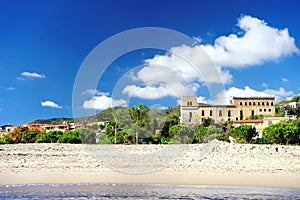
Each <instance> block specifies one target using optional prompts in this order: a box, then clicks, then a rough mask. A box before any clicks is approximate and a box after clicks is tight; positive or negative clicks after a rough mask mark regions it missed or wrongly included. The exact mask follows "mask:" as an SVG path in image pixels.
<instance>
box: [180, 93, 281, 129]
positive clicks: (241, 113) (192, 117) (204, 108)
mask: <svg viewBox="0 0 300 200" xmlns="http://www.w3.org/2000/svg"><path fill="white" fill-rule="evenodd" d="M180 111H181V114H180V120H181V123H182V124H186V125H193V124H194V125H198V124H201V123H202V122H203V121H204V119H207V118H211V119H212V120H214V122H215V123H222V122H225V121H236V120H244V119H246V118H248V117H250V116H254V115H263V116H274V115H275V98H274V97H232V99H231V100H230V104H229V105H207V104H198V103H197V98H196V97H194V96H189V97H182V98H181V106H180Z"/></svg>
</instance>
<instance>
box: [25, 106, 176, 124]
mask: <svg viewBox="0 0 300 200" xmlns="http://www.w3.org/2000/svg"><path fill="white" fill-rule="evenodd" d="M111 109H124V110H126V111H127V110H128V108H126V107H117V108H108V109H106V110H103V111H101V112H99V113H97V114H95V115H91V116H86V117H80V118H76V119H73V118H51V119H37V120H34V121H31V122H28V124H62V123H63V122H64V121H65V122H69V123H73V122H76V123H80V124H86V123H91V122H99V121H111V120H113V116H112V112H111ZM170 113H174V114H177V115H178V116H179V115H180V106H176V107H169V108H167V109H162V110H155V109H152V110H150V113H149V114H150V115H151V116H152V117H154V116H155V118H161V117H164V116H165V115H166V114H170Z"/></svg>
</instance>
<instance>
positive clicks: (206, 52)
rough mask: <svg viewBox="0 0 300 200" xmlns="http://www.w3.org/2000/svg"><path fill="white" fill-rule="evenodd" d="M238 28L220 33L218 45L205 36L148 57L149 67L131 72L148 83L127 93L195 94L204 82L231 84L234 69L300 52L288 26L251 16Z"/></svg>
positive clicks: (158, 95) (146, 95)
mask: <svg viewBox="0 0 300 200" xmlns="http://www.w3.org/2000/svg"><path fill="white" fill-rule="evenodd" d="M237 28H239V29H240V33H239V34H234V33H233V34H230V35H228V36H220V37H218V38H217V39H216V40H215V42H214V44H199V42H202V40H201V38H200V37H199V38H197V37H195V39H196V43H195V44H194V45H193V46H187V45H181V46H176V47H173V48H171V49H170V50H169V53H167V54H165V55H156V56H154V57H153V58H151V59H147V60H145V66H144V67H143V68H142V69H141V70H140V71H139V72H137V73H135V74H133V73H132V74H131V75H132V81H140V82H142V83H143V84H144V86H139V85H138V84H131V85H128V86H127V87H125V88H124V90H123V93H124V94H127V95H129V96H136V97H140V98H147V99H158V98H162V97H165V96H177V97H178V96H187V95H193V94H195V92H196V91H197V90H198V89H199V88H200V85H207V86H209V85H210V84H229V83H231V82H232V79H233V77H232V74H231V73H230V71H229V69H231V68H243V67H249V66H254V65H261V64H263V63H265V62H270V61H278V60H280V59H281V58H284V57H286V56H290V55H292V54H299V53H300V51H299V49H298V48H297V47H296V45H295V40H294V38H293V37H291V36H290V35H289V32H288V29H287V28H284V29H277V28H274V27H271V26H268V24H267V23H266V22H264V21H263V20H260V19H258V18H255V17H251V16H247V15H244V16H241V17H240V18H239V19H238V23H237ZM264 87H266V84H264ZM170 91H172V92H170Z"/></svg>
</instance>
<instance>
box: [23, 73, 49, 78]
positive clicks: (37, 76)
mask: <svg viewBox="0 0 300 200" xmlns="http://www.w3.org/2000/svg"><path fill="white" fill-rule="evenodd" d="M21 76H22V77H23V78H24V77H26V78H46V76H45V75H44V74H38V73H36V72H22V73H21ZM22 77H21V78H22Z"/></svg>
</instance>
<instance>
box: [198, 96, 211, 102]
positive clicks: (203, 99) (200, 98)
mask: <svg viewBox="0 0 300 200" xmlns="http://www.w3.org/2000/svg"><path fill="white" fill-rule="evenodd" d="M197 103H209V100H207V99H206V98H205V97H203V96H199V97H197Z"/></svg>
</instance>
